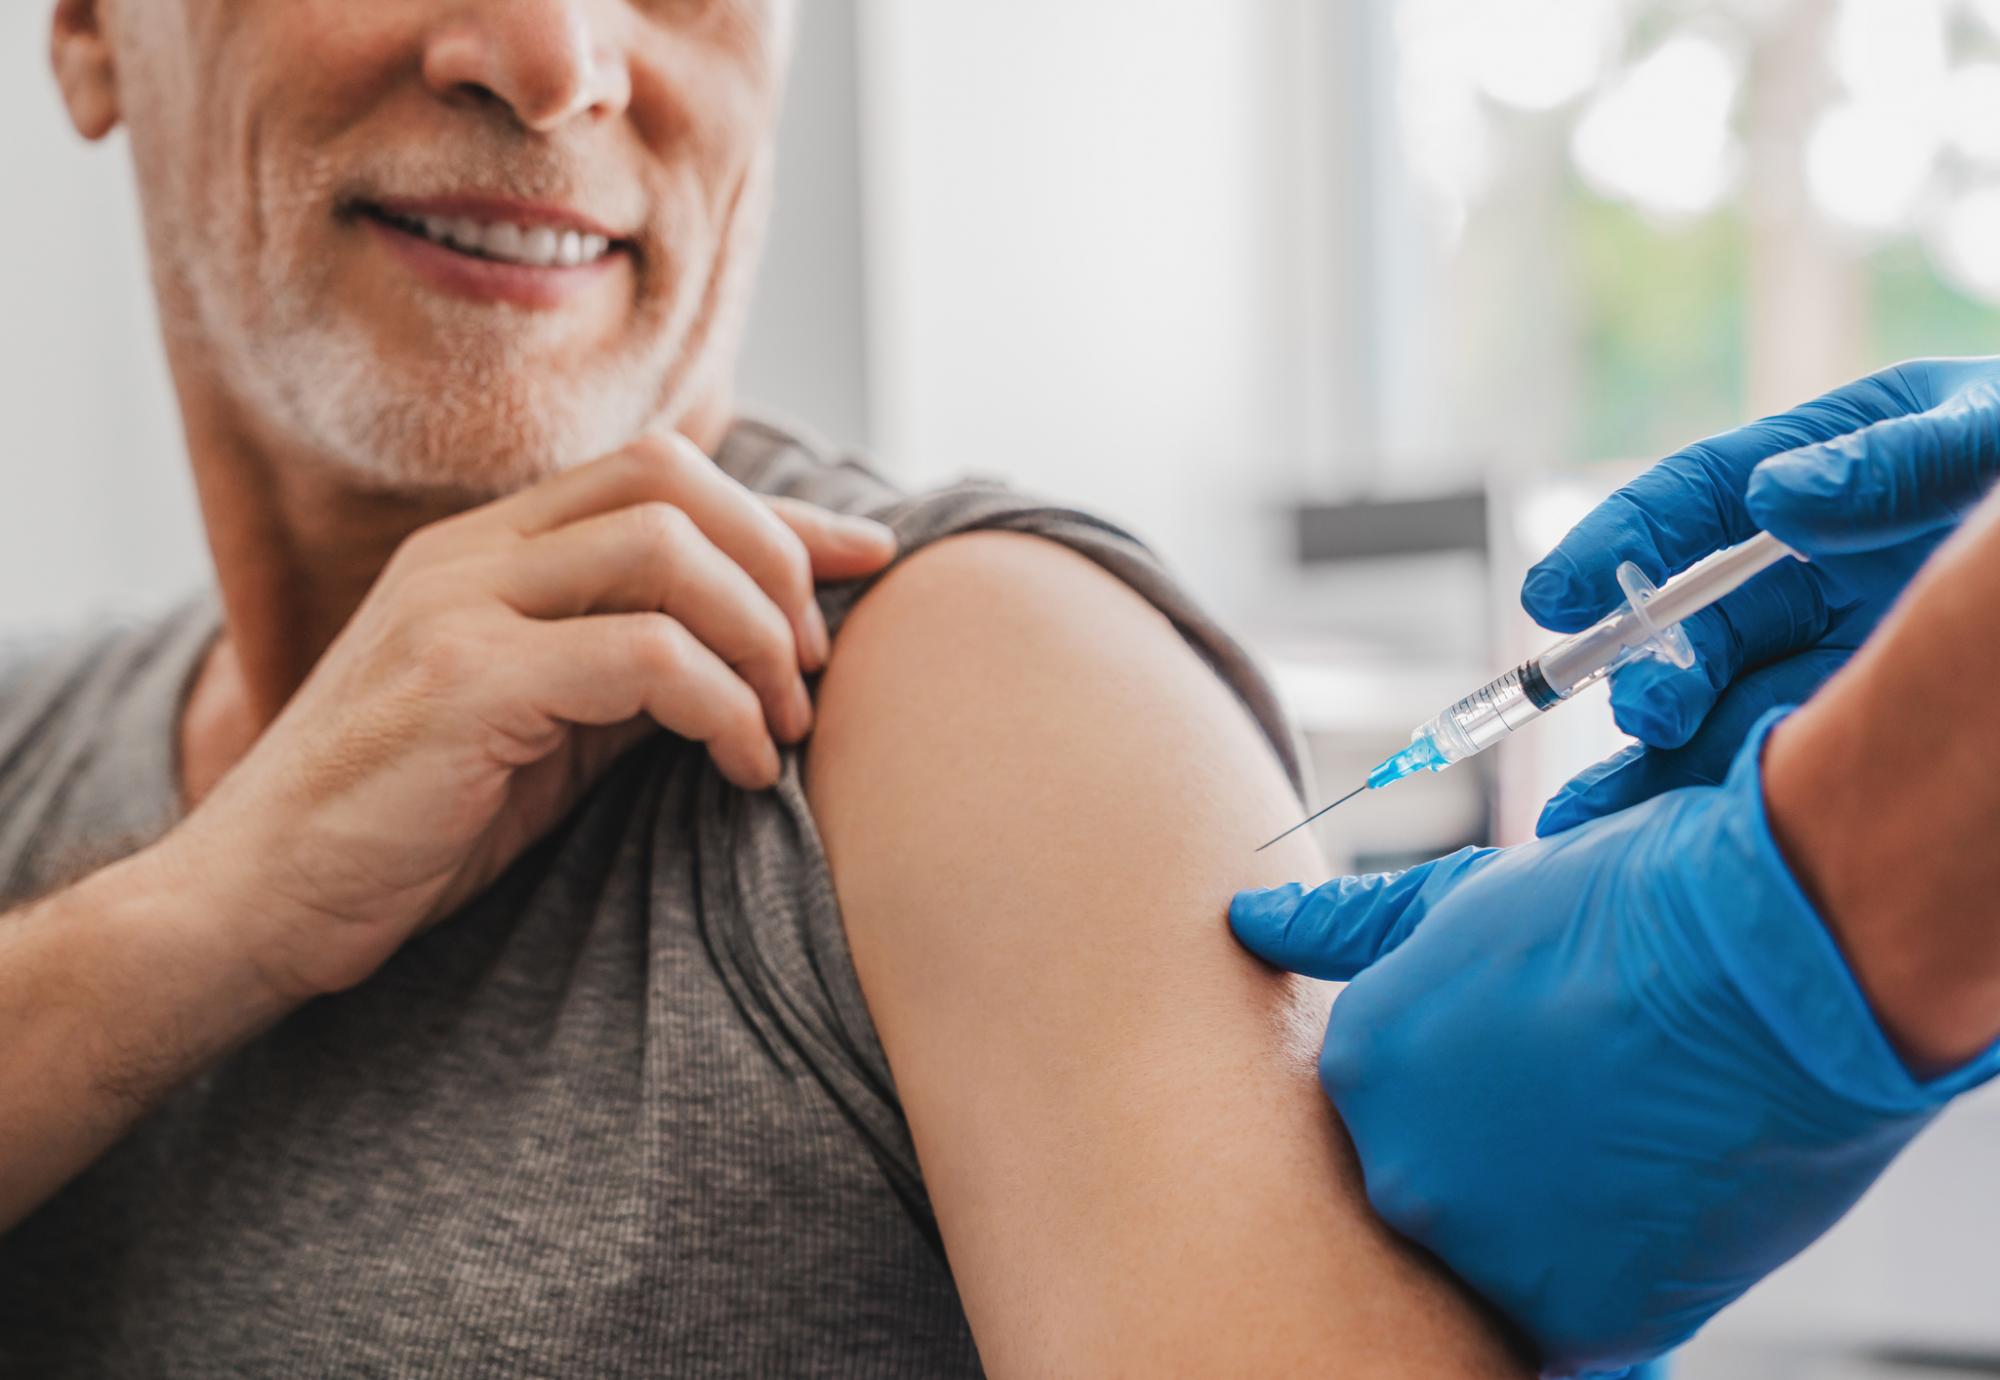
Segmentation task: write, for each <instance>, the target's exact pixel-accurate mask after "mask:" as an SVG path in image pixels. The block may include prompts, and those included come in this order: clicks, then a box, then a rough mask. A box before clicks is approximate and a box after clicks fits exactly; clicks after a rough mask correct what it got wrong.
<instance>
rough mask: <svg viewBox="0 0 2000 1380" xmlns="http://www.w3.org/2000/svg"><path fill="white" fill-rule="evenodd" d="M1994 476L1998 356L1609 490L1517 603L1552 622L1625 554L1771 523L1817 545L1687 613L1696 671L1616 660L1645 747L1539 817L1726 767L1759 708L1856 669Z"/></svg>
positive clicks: (1577, 614)
mask: <svg viewBox="0 0 2000 1380" xmlns="http://www.w3.org/2000/svg"><path fill="white" fill-rule="evenodd" d="M1996 476H2000V358H1992V359H1945V360H1918V361H1914V362H1912V363H1908V364H1899V365H1896V366H1895V367H1894V368H1891V369H1885V370H1883V371H1882V372H1881V373H1879V374H1874V375H1871V376H1870V377H1868V378H1865V379H1862V380H1861V381H1860V382H1858V383H1852V384H1849V385H1848V386H1847V387H1845V388H1841V389H1839V390H1837V391H1835V392H1832V393H1829V394H1827V395H1826V396H1825V397H1823V398H1820V399H1817V400H1816V401H1814V402H1809V403H1807V404H1806V405H1805V406H1803V407H1799V408H1796V409H1794V410H1793V411H1791V412H1787V413H1784V414H1782V415H1780V416H1776V417H1768V418H1766V419H1764V420H1763V421H1761V422H1755V423H1753V424H1751V425H1749V426H1746V427H1743V428H1741V429H1739V430H1736V431H1732V432H1728V433H1726V434H1724V435H1721V436H1716V437H1712V438H1710V439H1709V440H1706V441H1703V442H1700V443H1699V444H1696V445H1693V446H1690V447H1688V448H1687V449H1686V450H1684V451H1681V452H1679V453H1678V454H1675V455H1672V456H1670V457H1668V458H1667V459H1665V460H1663V461H1661V462H1660V463H1659V464H1658V465H1655V466H1654V467H1653V468H1652V469H1650V470H1648V471H1647V472H1646V473H1645V474H1643V475H1641V476H1640V477H1639V478H1638V479H1636V480H1634V481H1633V482H1632V483H1630V484H1628V485H1626V486H1625V487H1624V488H1622V489H1620V490H1619V491H1618V492H1617V493H1615V494H1613V495H1612V496H1611V497H1610V498H1608V499H1606V500H1605V501H1604V503H1603V504H1602V505H1600V506H1599V507H1598V508H1597V509H1596V510H1595V511H1594V512H1592V513H1591V514H1590V515H1589V516H1587V517H1585V518H1584V520H1583V521H1582V522H1580V523H1578V524H1577V526H1576V528H1575V529H1574V530H1573V531H1571V532H1570V534H1569V535H1568V536H1567V537H1565V538H1564V539H1563V540H1562V542H1561V544H1560V545H1558V546H1557V547H1556V549H1555V550H1554V551H1552V552H1550V553H1549V555H1548V556H1547V557H1545V558H1544V559H1543V560H1542V561H1541V562H1540V563H1539V564H1538V565H1536V566H1535V567H1534V568H1533V569H1531V570H1530V571H1529V572H1528V577H1527V580H1526V582H1525V583H1524V584H1523V585H1522V589H1521V602H1522V604H1523V605H1524V606H1525V607H1526V608H1527V610H1528V613H1529V614H1530V615H1531V616H1533V617H1534V619H1535V620H1536V621H1537V622H1539V623H1541V624H1543V625H1544V626H1545V627H1549V628H1553V629H1555V630H1557V631H1559V632H1574V631H1576V630H1578V629H1580V628H1584V627H1588V626H1589V625H1590V624H1591V623H1593V622H1595V621H1596V620H1597V619H1598V618H1600V617H1602V616H1603V615H1604V614H1606V613H1608V612H1609V611H1610V610H1611V609H1612V608H1613V607H1614V606H1616V604H1617V603H1618V602H1619V601H1620V600H1621V599H1622V598H1623V597H1624V596H1623V594H1622V592H1621V591H1620V589H1619V587H1618V584H1617V580H1616V578H1615V575H1614V572H1615V571H1616V569H1617V567H1618V563H1619V562H1620V561H1625V560H1630V561H1634V562H1636V563H1637V564H1638V566H1639V568H1640V569H1641V570H1642V571H1644V572H1645V574H1646V575H1647V577H1648V578H1650V579H1652V580H1654V581H1655V582H1659V581H1662V580H1664V579H1665V578H1666V577H1667V576H1668V575H1670V574H1672V573H1674V572H1675V571H1679V570H1683V569H1685V568H1686V567H1688V566H1689V565H1692V564H1693V563H1694V562H1695V561H1697V560H1699V559H1700V558H1701V557H1703V556H1706V555H1708V554H1709V553H1710V552H1711V551H1716V550H1719V549H1720V548H1722V547H1725V546H1731V545H1734V544H1735V543H1737V542H1739V541H1742V540H1744V539H1745V538H1747V537H1749V536H1751V535H1752V534H1754V533H1755V532H1756V531H1758V530H1759V529H1762V530H1765V531H1768V532H1771V533H1772V534H1773V535H1775V536H1777V537H1778V538H1779V539H1780V540H1782V541H1784V542H1785V543H1787V544H1788V545H1790V546H1791V547H1792V548H1793V549H1794V550H1796V551H1799V552H1801V553H1803V554H1805V555H1807V556H1809V557H1811V558H1812V559H1811V563H1810V564H1801V563H1799V562H1797V561H1785V562H1782V563H1781V564H1779V565H1777V566H1775V567H1773V568H1772V569H1770V570H1768V571H1765V572H1764V573H1763V574H1762V575H1760V576H1758V577H1757V578H1756V579H1755V580H1752V581H1751V582H1750V583H1749V584H1747V585H1745V586H1744V587H1743V588H1742V589H1740V590H1738V591H1736V592H1735V593H1734V594H1732V595H1730V596H1729V597H1728V598H1726V599H1724V600H1722V601H1721V602H1720V603H1718V604H1716V605H1715V606H1713V607H1712V608H1709V609H1705V610H1703V611H1702V612H1701V613H1698V614H1696V615H1695V616H1694V617H1693V618H1690V619H1688V620H1687V622H1685V623H1683V624H1682V627H1683V628H1684V629H1686V631H1687V635H1688V639H1689V640H1690V641H1691V642H1692V643H1693V644H1694V649H1695V652H1696V654H1697V659H1696V662H1695V664H1694V666H1692V667H1690V668H1689V669H1687V670H1680V669H1678V668H1675V667H1673V666H1671V665H1669V664H1668V663H1666V662H1661V661H1652V660H1644V661H1637V662H1634V663H1632V664H1631V665H1629V666H1627V667H1626V668H1625V669H1623V670H1622V671H1620V672H1618V673H1617V674H1616V675H1615V676H1614V677H1613V678H1612V687H1611V704H1612V711H1613V713H1614V715H1615V716H1616V718H1617V720H1618V725H1619V727H1621V728H1623V729H1624V730H1625V731H1626V732H1627V733H1630V734H1631V735H1632V736H1633V737H1635V738H1637V739H1639V740H1640V743H1641V744H1643V745H1644V746H1640V747H1632V748H1627V749H1626V750H1625V751H1623V752H1621V753H1618V754H1616V755H1615V756H1613V757H1610V758H1608V759H1606V760H1605V761H1603V762H1600V763H1598V764H1597V765H1596V766H1594V767H1591V768H1590V769H1589V770H1587V771H1585V772H1583V773H1582V774H1581V775H1579V776H1578V777H1577V778H1576V779H1575V780H1574V781H1572V782H1570V783H1569V784H1568V785H1567V786H1565V787H1564V788H1563V789H1562V790H1561V791H1559V792H1558V793H1557V794H1556V796H1555V797H1554V798H1553V799H1552V800H1551V801H1550V802H1549V804H1548V805H1547V807H1546V808H1545V809H1544V810H1543V812H1542V819H1541V823H1540V824H1539V825H1538V826H1537V829H1538V832H1540V833H1542V834H1551V833H1555V832H1556V831H1558V830H1561V829H1565V828H1568V827H1569V826H1570V825H1572V824H1575V823H1577V822H1578V821H1579V820H1583V819H1589V818H1593V817H1595V816H1597V815H1602V814H1608V813H1609V812H1611V811H1613V810H1620V809H1623V808H1624V807H1625V806H1627V805H1630V804H1632V803H1633V802H1634V801H1638V800H1644V799H1646V798H1647V797H1648V796H1651V795H1653V794H1656V793H1657V792H1659V791H1662V790H1669V789H1672V788H1673V787H1676V786H1685V785H1692V784H1701V785H1709V784H1713V783H1714V782H1716V781H1719V780H1721V779H1722V774H1723V773H1724V772H1725V771H1727V770H1728V768H1729V763H1730V761H1731V759H1733V758H1734V757H1735V755H1736V750H1737V748H1738V747H1740V746H1741V745H1742V742H1743V737H1744V734H1745V733H1746V732H1748V730H1749V727H1750V725H1751V724H1752V723H1754V722H1755V721H1756V720H1757V718H1758V717H1759V716H1760V715H1762V714H1763V713H1764V711H1765V710H1767V709H1770V708H1771V707H1773V706H1774V705H1782V704H1798V703H1801V702H1803V701H1804V700H1806V699H1807V698H1808V697H1810V696H1811V694H1812V692H1813V691H1814V690H1816V689H1817V688H1818V687H1819V685H1820V684H1821V682H1823V681H1824V680H1825V679H1826V678H1827V677H1828V676H1830V675H1831V674H1833V672H1834V671H1836V670H1838V669H1839V668H1840V666H1841V664H1842V663H1844V662H1845V661H1846V660H1847V658H1848V656H1849V655H1850V654H1851V653H1852V652H1853V651H1854V649H1855V648H1856V647H1858V646H1859V645H1860V644H1861V641H1862V640H1863V639H1864V638H1865V637H1866V636H1867V635H1868V632H1869V630H1870V629H1872V628H1873V627H1874V626H1875V624H1876V622H1877V621H1878V620H1879V619H1880V618H1881V617H1882V615H1883V614H1884V613H1885V612H1886V611H1887V610H1888V607H1889V605H1890V604H1891V603H1892V602H1893V601H1894V600H1895V598H1896V596H1897V595H1898V594H1900V593H1901V592H1902V589H1903V586H1904V585H1905V584H1906V583H1908V581H1909V578H1910V576H1911V575H1912V574H1914V573H1915V572H1916V569H1917V567H1918V566H1919V565H1921V564H1923V561H1924V558H1925V557H1927V556H1928V555H1930V553H1931V551H1932V550H1933V549H1934V548H1935V547H1936V546H1937V544H1938V543H1939V542H1940V541H1942V540H1943V539H1944V537H1945V536H1946V535H1948V534H1949V532H1950V531H1951V529H1952V528H1954V527H1955V526H1957V524H1958V520H1959V518H1960V516H1961V515H1963V514H1964V513H1965V512H1966V511H1967V510H1969V509H1970V508H1972V507H1973V506H1974V505H1975V504H1976V503H1977V502H1978V501H1979V499H1980V498H1981V496H1983V495H1984V494H1985V492H1986V490H1987V489H1988V488H1989V487H1990V486H1991V485H1992V483H1993V481H1994V479H1995V477H1996Z"/></svg>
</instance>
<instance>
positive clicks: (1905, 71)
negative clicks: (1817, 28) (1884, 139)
mask: <svg viewBox="0 0 2000 1380" xmlns="http://www.w3.org/2000/svg"><path fill="white" fill-rule="evenodd" d="M1945 64H1946V56H1945V13H1944V5H1943V3H1942V0H1840V9H1839V11H1838V13H1837V15H1836V17H1835V20H1834V26H1833V70H1834V74H1835V75H1836V76H1838V77H1839V78H1840V80H1841V81H1842V82H1843V83H1845V84H1846V86H1847V89H1848V90H1849V91H1852V92H1853V93H1854V94H1855V95H1856V96H1858V97H1861V98H1863V99H1870V98H1875V99H1882V100H1894V99H1898V98H1908V97H1909V96H1910V95H1911V94H1913V93H1917V92H1931V91H1936V90H1937V88H1938V85H1939V83H1941V82H1942V81H1943V80H1944V76H1945Z"/></svg>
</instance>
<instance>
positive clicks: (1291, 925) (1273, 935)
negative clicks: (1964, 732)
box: [1229, 848, 1497, 982]
mask: <svg viewBox="0 0 2000 1380" xmlns="http://www.w3.org/2000/svg"><path fill="white" fill-rule="evenodd" d="M1496 851H1497V850H1493V849H1485V850H1481V849H1476V848H1464V849H1460V850H1459V851H1458V852H1456V853H1453V854H1451V855H1449V856H1447V857H1443V858H1437V859H1435V860H1433V861H1431V862H1427V863H1419V864H1418V865H1417V866H1415V867H1412V868H1409V869H1408V870H1406V871H1403V872H1389V873H1376V874H1373V875H1371V876H1365V877H1338V878H1335V879H1334V880H1333V881H1330V882H1328V883H1326V885H1324V886H1320V887H1315V888H1314V889H1312V890H1311V891H1308V890H1306V889H1305V888H1304V887H1302V886H1300V885H1299V884H1298V883H1297V882H1292V883H1289V884H1288V885H1285V886H1279V887H1271V888H1268V889H1265V890H1253V891H1240V892H1238V893H1237V894H1236V896H1235V897H1234V898H1233V899H1232V900H1231V901H1230V903H1229V925H1230V928H1231V929H1232V930H1233V931H1235V934H1236V938H1237V940H1238V941H1239V942H1240V943H1242V945H1243V947H1244V948H1246V949H1248V950H1250V952H1251V953H1254V954H1256V955H1257V956H1258V957H1259V958H1261V959H1263V960H1264V961H1265V962H1266V963H1271V964H1275V965H1276V966H1277V967H1280V968H1286V969H1289V970H1291V971H1292V972H1295V973H1303V974H1305V975H1306V976H1307V977H1316V978H1325V979H1328V980H1331V981H1334V982H1346V981H1348V980H1350V979H1351V978H1353V977H1354V975H1355V974H1357V973H1359V972H1361V971H1362V970H1363V969H1365V968H1367V967H1368V966H1369V965H1370V964H1372V963H1374V962H1375V961H1376V960H1377V959H1379V958H1381V957H1383V956H1384V955H1385V954H1388V953H1390V952H1392V951H1393V950H1394V949H1395V947H1396V946H1397V945H1398V944H1401V943H1402V942H1403V941H1404V940H1405V939H1407V938H1408V937H1409V935H1410V933H1411V931H1413V930H1414V929H1415V928H1416V927H1417V925H1418V923H1419V922H1421V921H1422V919H1423V916H1424V912H1425V911H1426V910H1427V909H1428V908H1429V907H1430V906H1432V905H1435V904H1436V903H1437V901H1438V899H1439V898H1440V897H1441V896H1443V895H1444V894H1445V893H1446V892H1448V891H1449V890H1450V889H1451V888H1452V887H1453V886H1455V885H1457V884H1458V882H1459V881H1461V880H1463V879H1464V878H1465V877H1466V876H1467V875H1469V874H1470V873H1471V872H1473V871H1475V870H1476V869H1477V868H1478V867H1480V866H1482V865H1483V864H1484V861H1485V859H1486V858H1487V857H1489V856H1492V855H1494V854H1495V853H1496Z"/></svg>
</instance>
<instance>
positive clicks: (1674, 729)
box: [1611, 560, 1836, 747]
mask: <svg viewBox="0 0 2000 1380" xmlns="http://www.w3.org/2000/svg"><path fill="white" fill-rule="evenodd" d="M1835 612H1836V610H1835V609H1834V608H1833V606H1832V605H1831V604H1830V603H1829V601H1828V599H1827V595H1826V586H1825V581H1824V580H1823V579H1822V578H1821V576H1820V573H1819V572H1818V571H1816V570H1814V569H1813V568H1812V567H1810V566H1807V565H1804V564H1802V563H1800V562H1798V561H1791V560H1787V561H1783V562H1780V563H1779V564H1777V565H1775V566H1772V567H1771V568H1770V569H1769V570H1766V571H1764V572H1763V573H1762V574H1760V575H1758V576H1757V577H1756V578H1754V579H1752V580H1751V581H1749V582H1748V583H1747V584H1745V585H1744V586H1743V587H1742V588H1741V589H1738V590H1736V591H1734V592H1733V593H1731V594H1730V595H1729V596H1728V597H1727V598H1724V599H1722V600H1720V601H1719V602H1717V603H1715V604H1712V605H1710V606H1709V607H1708V608H1705V609H1703V610H1701V611H1700V612H1699V613H1697V614H1695V615H1694V616H1693V617H1692V618H1688V619H1686V620H1684V621H1683V622H1682V623H1681V630H1682V631H1683V632H1685V633H1686V634H1687V638H1688V642H1689V644H1690V645H1691V646H1692V647H1693V648H1694V653H1695V661H1694V665H1692V666H1689V667H1686V668H1682V667H1678V666H1675V665H1673V664H1672V663H1671V662H1666V661H1660V660H1657V659H1652V658H1648V659H1646V660H1641V661H1635V662H1633V663H1632V664H1631V665H1629V666H1626V667H1624V668H1623V669H1622V670H1620V671H1618V672H1617V673H1616V674H1614V675H1613V677H1612V680H1611V712H1612V717H1613V718H1614V719H1616V720H1617V723H1618V727H1619V728H1621V729H1623V730H1624V731H1625V732H1627V733H1629V734H1631V735H1632V736H1633V737H1634V738H1637V739H1638V740H1639V741H1640V742H1642V743H1649V744H1651V745H1652V746H1654V747H1679V746H1680V745H1681V744H1682V743H1685V742H1686V741H1687V740H1688V739H1689V738H1691V737H1692V736H1693V735H1694V732H1695V730H1696V729H1697V728H1699V727H1700V726H1701V721H1702V719H1703V717H1704V716H1706V715H1707V713H1708V712H1709V710H1710V709H1711V708H1712V707H1713V706H1714V704H1715V701H1716V699H1717V698H1718V697H1719V696H1720V695H1721V694H1722V693H1723V691H1725V690H1726V689H1728V688H1729V686H1730V684H1731V683H1733V682H1734V681H1735V680H1736V679H1737V677H1739V676H1741V675H1742V674H1743V673H1744V672H1745V671H1747V670H1750V669H1753V668H1755V667H1758V666H1762V665H1765V664H1766V663H1768V662H1773V661H1777V660H1779V659H1780V658H1783V657H1787V656H1791V655H1792V654H1793V653H1795V652H1801V651H1804V650H1805V649H1806V648H1808V647H1811V646H1813V645H1815V644H1816V643H1818V642H1819V640H1820V639H1821V638H1823V637H1825V636H1826V634H1827V630H1828V629H1829V628H1830V627H1831V626H1832V625H1833V619H1834V614H1835Z"/></svg>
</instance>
